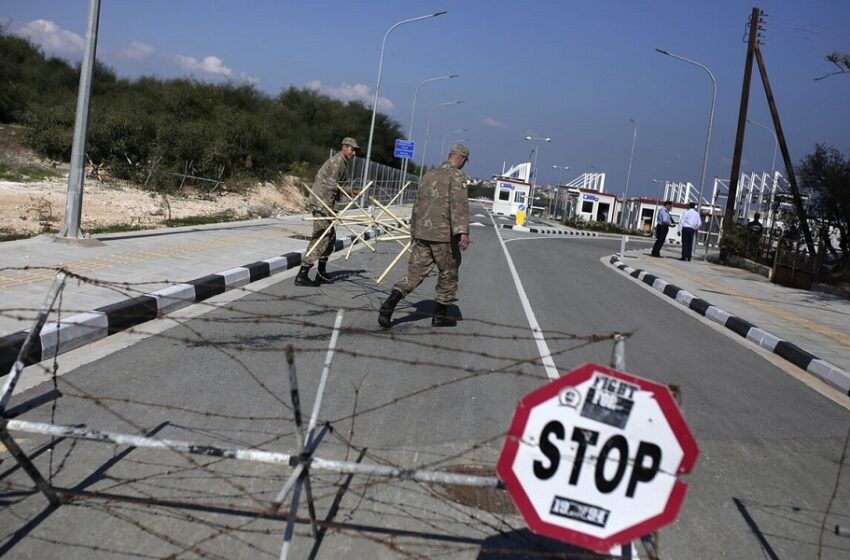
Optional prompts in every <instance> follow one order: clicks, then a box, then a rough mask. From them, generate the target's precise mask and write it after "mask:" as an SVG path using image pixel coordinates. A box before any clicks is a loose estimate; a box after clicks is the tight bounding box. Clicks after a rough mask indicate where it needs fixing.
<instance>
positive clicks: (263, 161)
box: [0, 27, 416, 192]
mask: <svg viewBox="0 0 850 560" xmlns="http://www.w3.org/2000/svg"><path fill="white" fill-rule="evenodd" d="M0 75H2V76H3V78H2V79H3V83H2V86H0V121H2V122H15V123H24V124H26V125H27V126H28V127H29V133H28V135H27V136H26V141H27V143H28V144H29V146H30V147H32V148H33V149H34V150H35V151H36V152H37V153H39V154H41V155H44V156H46V157H50V158H52V159H56V160H62V161H68V160H69V159H70V154H71V139H72V134H73V127H74V117H75V108H76V107H75V102H76V98H77V88H78V87H79V68H78V67H77V68H75V67H72V66H70V65H69V64H68V63H67V62H65V61H62V60H60V59H55V58H51V59H46V58H45V57H44V55H43V54H42V53H41V52H40V51H39V50H38V48H36V47H35V46H34V45H32V44H31V43H30V42H29V41H27V40H26V39H21V38H19V37H16V36H13V35H11V34H9V33H7V32H6V31H5V30H4V29H3V28H2V27H0ZM370 122H371V110H369V109H368V108H367V107H366V106H365V105H364V104H363V103H359V102H350V103H345V102H343V101H339V100H336V99H332V98H330V97H328V96H326V95H323V94H320V93H319V92H317V91H315V90H310V89H298V88H288V89H286V90H284V91H282V92H281V93H280V94H279V95H277V96H276V97H269V96H267V95H266V94H264V93H262V92H260V91H258V90H257V89H256V88H255V87H254V86H252V85H248V84H234V83H225V84H210V83H204V82H198V81H196V80H190V79H169V80H163V79H159V78H154V77H144V78H140V79H137V80H126V79H119V78H117V77H116V75H115V72H114V71H112V70H111V69H109V68H108V67H106V66H104V65H102V64H100V63H97V64H96V66H95V71H94V77H93V80H92V103H91V111H90V116H89V130H88V139H87V146H86V154H87V156H88V157H89V158H90V159H91V161H92V162H93V163H94V164H95V165H97V166H100V167H101V168H102V169H105V170H107V171H109V172H110V173H111V174H113V175H115V176H118V177H120V178H125V179H129V180H135V181H138V182H146V183H147V185H148V186H149V187H151V188H154V189H156V190H161V191H164V192H169V191H173V190H175V189H176V187H177V186H178V185H179V184H180V180H181V179H180V178H179V177H175V176H174V175H173V174H175V173H186V172H188V174H190V175H195V176H199V177H205V178H217V177H218V176H219V173H220V170H222V169H223V177H222V178H224V179H228V180H229V179H231V178H233V177H242V178H247V179H252V180H254V181H257V180H272V179H274V178H276V177H278V176H279V174H280V173H281V172H282V171H286V170H289V169H290V168H293V169H295V170H296V171H297V172H298V174H299V175H301V176H302V177H304V178H311V177H310V176H311V175H312V174H313V173H315V170H316V169H318V167H319V166H320V165H321V164H322V162H324V161H325V159H327V157H328V154H329V151H330V150H331V149H336V148H338V147H339V142H340V140H341V139H342V138H344V137H345V136H354V137H356V138H358V139H360V141H361V142H363V143H365V141H366V137H367V135H368V131H369V125H370ZM374 134H375V136H374V140H373V144H372V154H371V159H372V161H375V162H378V163H383V164H394V163H397V161H396V160H395V158H394V157H393V145H394V140H395V139H396V138H400V137H402V131H401V128H400V125H399V124H398V123H396V122H395V121H393V120H392V119H390V118H389V117H387V116H385V115H378V118H377V119H376V124H375V130H374ZM410 171H411V172H412V173H415V172H416V167H415V166H413V165H411V170H410Z"/></svg>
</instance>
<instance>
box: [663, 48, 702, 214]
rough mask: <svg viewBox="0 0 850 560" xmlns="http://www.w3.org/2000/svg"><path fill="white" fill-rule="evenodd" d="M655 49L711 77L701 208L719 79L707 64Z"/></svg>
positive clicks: (700, 197) (700, 189) (700, 193)
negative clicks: (700, 69)
mask: <svg viewBox="0 0 850 560" xmlns="http://www.w3.org/2000/svg"><path fill="white" fill-rule="evenodd" d="M655 50H656V51H658V52H660V53H661V54H666V55H667V56H672V57H673V58H676V59H678V60H681V61H682V62H687V63H688V64H693V65H694V66H699V67H700V68H702V69H703V70H705V71H706V73H707V74H708V77H709V78H711V86H712V95H711V114H710V116H709V117H708V134H707V136H706V138H705V154H704V155H703V158H702V175H701V176H700V180H699V198H698V200H697V204H698V207H700V208H701V207H702V191H703V187H704V186H705V170H706V166H707V165H708V147H709V145H710V144H711V128H712V126H713V125H714V106H715V103H716V102H717V80H715V79H714V74H712V73H711V70H709V69H708V67H707V66H705V65H704V64H700V63H699V62H697V61H695V60H690V59H688V58H685V57H683V56H679V55H677V54H673V53H671V52H668V51H665V50H663V49H655Z"/></svg>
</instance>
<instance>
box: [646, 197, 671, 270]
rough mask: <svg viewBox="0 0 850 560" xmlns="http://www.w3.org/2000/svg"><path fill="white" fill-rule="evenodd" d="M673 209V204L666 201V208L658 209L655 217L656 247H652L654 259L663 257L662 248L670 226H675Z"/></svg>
mask: <svg viewBox="0 0 850 560" xmlns="http://www.w3.org/2000/svg"><path fill="white" fill-rule="evenodd" d="M671 208H673V202H672V201H670V200H667V201H665V202H664V206H662V207H661V208H659V209H658V214H657V215H656V217H655V245H653V246H652V253H650V255H651V256H653V257H660V256H661V248H662V247H664V241H666V240H667V233H668V232H669V231H670V226H671V225H673V218H672V217H670V209H671Z"/></svg>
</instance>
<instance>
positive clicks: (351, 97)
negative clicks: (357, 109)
mask: <svg viewBox="0 0 850 560" xmlns="http://www.w3.org/2000/svg"><path fill="white" fill-rule="evenodd" d="M304 87H306V88H308V89H315V90H316V91H319V92H321V93H324V94H325V95H327V96H330V97H333V98H335V99H339V100H342V101H362V102H363V103H365V104H366V106H367V107H371V106H372V102H373V101H374V97H375V94H374V93H373V92H372V88H370V87H369V86H367V85H364V84H353V85H352V84H347V83H345V82H343V83H342V85H339V86H336V87H334V86H326V85H324V84H322V82H321V81H319V80H313V81H311V82H307V83H306V84H305V86H304ZM378 109H379V110H381V111H383V112H385V113H392V112H393V111H394V110H395V105H394V104H393V102H392V101H390V100H389V99H387V98H386V97H380V96H379V97H378Z"/></svg>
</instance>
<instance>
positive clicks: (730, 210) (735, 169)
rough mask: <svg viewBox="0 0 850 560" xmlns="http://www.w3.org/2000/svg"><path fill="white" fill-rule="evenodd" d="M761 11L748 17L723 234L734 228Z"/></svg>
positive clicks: (755, 9)
mask: <svg viewBox="0 0 850 560" xmlns="http://www.w3.org/2000/svg"><path fill="white" fill-rule="evenodd" d="M760 18H761V10H759V9H758V8H753V13H752V15H751V16H750V38H749V40H748V41H747V58H746V62H745V63H744V87H743V89H742V90H741V107H740V108H739V109H738V131H737V133H736V135H735V153H734V155H733V156H732V176H731V177H730V178H729V196H728V198H727V199H726V211H725V212H724V213H723V234H724V235H727V234H729V232H731V231H732V230H733V229H734V228H735V201H736V199H737V198H738V175H739V174H740V173H741V153H742V152H743V151H744V131H745V129H746V126H747V105H748V104H749V101H750V81H751V79H752V76H753V54H754V53H755V50H756V38H757V36H758V28H759V21H760Z"/></svg>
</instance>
